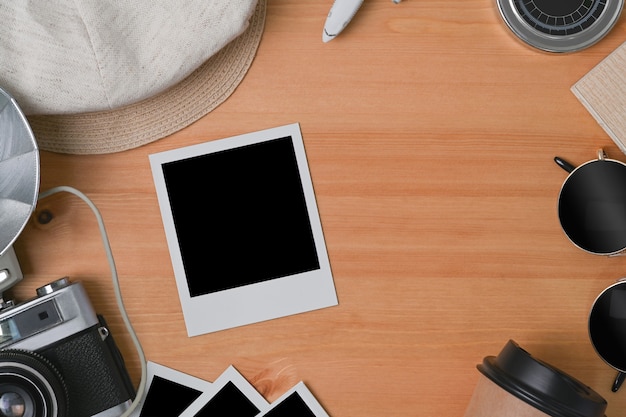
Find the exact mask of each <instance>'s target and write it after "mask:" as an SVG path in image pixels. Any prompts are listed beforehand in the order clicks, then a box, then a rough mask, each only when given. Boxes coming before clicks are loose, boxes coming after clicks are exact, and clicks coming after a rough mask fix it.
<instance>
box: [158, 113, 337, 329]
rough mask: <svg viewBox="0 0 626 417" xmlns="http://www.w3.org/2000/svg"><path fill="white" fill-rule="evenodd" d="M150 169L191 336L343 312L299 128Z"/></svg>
mask: <svg viewBox="0 0 626 417" xmlns="http://www.w3.org/2000/svg"><path fill="white" fill-rule="evenodd" d="M150 164H151V167H152V173H153V177H154V183H155V187H156V191H157V196H158V200H159V206H160V209H161V215H162V218H163V224H164V228H165V234H166V237H167V242H168V247H169V251H170V256H171V259H172V265H173V268H174V275H175V278H176V284H177V288H178V293H179V297H180V300H181V304H182V309H183V314H184V317H185V324H186V327H187V333H188V335H189V336H196V335H200V334H204V333H210V332H215V331H219V330H223V329H227V328H232V327H237V326H242V325H246V324H251V323H257V322H261V321H265V320H270V319H275V318H279V317H284V316H288V315H293V314H298V313H303V312H307V311H312V310H316V309H320V308H325V307H330V306H334V305H337V295H336V292H335V286H334V283H333V277H332V272H331V268H330V262H329V259H328V254H327V251H326V244H325V241H324V235H323V232H322V226H321V222H320V217H319V213H318V210H317V204H316V200H315V194H314V191H313V184H312V181H311V175H310V173H309V167H308V163H307V159H306V154H305V149H304V143H303V140H302V135H301V132H300V126H299V125H298V124H297V123H296V124H291V125H287V126H281V127H277V128H273V129H268V130H263V131H259V132H254V133H249V134H244V135H240V136H235V137H231V138H227V139H222V140H216V141H211V142H206V143H202V144H199V145H194V146H190V147H185V148H180V149H175V150H171V151H167V152H162V153H158V154H153V155H150Z"/></svg>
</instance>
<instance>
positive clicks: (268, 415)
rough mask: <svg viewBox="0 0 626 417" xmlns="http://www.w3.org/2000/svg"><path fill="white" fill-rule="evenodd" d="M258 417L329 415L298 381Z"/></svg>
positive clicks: (314, 416)
mask: <svg viewBox="0 0 626 417" xmlns="http://www.w3.org/2000/svg"><path fill="white" fill-rule="evenodd" d="M258 417H329V415H328V413H326V411H325V410H324V408H322V406H321V405H320V403H319V402H318V401H317V399H316V398H315V397H314V396H313V394H311V391H309V389H308V388H307V386H306V385H305V384H304V382H299V383H298V384H297V385H296V386H294V387H293V388H292V389H290V390H289V391H287V392H286V393H285V394H283V395H282V396H281V397H280V398H279V399H277V400H276V401H274V402H273V403H272V405H271V406H270V408H269V409H268V410H267V411H266V412H263V413H261V414H259V415H258Z"/></svg>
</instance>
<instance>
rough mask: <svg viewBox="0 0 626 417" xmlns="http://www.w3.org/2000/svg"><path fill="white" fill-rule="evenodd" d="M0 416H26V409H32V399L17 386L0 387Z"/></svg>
mask: <svg viewBox="0 0 626 417" xmlns="http://www.w3.org/2000/svg"><path fill="white" fill-rule="evenodd" d="M0 390H2V395H1V396H0V417H26V410H27V409H28V410H33V409H34V408H35V407H34V405H33V399H32V397H31V396H30V395H28V393H27V392H25V391H24V390H22V389H20V388H19V387H18V386H7V385H3V386H2V387H0Z"/></svg>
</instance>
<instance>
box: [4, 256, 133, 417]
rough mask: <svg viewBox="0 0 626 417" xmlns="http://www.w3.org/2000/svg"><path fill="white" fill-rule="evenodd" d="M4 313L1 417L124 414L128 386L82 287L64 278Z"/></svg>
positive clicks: (114, 350) (120, 363)
mask: <svg viewBox="0 0 626 417" xmlns="http://www.w3.org/2000/svg"><path fill="white" fill-rule="evenodd" d="M4 256H6V254H5V255H3V257H4ZM0 261H1V259H0ZM1 263H2V262H0V264H1ZM5 263H6V262H5ZM3 271H4V272H3ZM13 271H14V270H13ZM9 273H12V271H9V270H8V269H4V270H0V274H9ZM2 307H3V308H2V310H0V416H3V417H4V416H6V417H44V416H46V417H47V416H53V417H54V416H58V417H64V416H68V417H69V416H71V417H89V416H98V417H107V416H110V417H118V416H120V415H121V414H122V413H123V412H124V411H125V410H126V409H128V407H129V406H130V404H131V402H132V400H133V399H134V397H135V391H134V388H133V384H132V381H131V380H130V377H129V375H128V372H127V371H126V367H125V365H124V360H123V358H122V356H121V354H120V352H119V350H118V348H117V346H116V345H115V342H114V340H113V338H112V336H111V334H110V332H109V330H108V328H107V325H106V322H105V321H104V318H103V317H101V316H98V315H96V313H95V312H94V310H93V307H92V305H91V303H90V301H89V298H88V297H87V293H86V292H85V289H84V287H83V286H82V285H81V284H80V283H72V282H70V280H69V279H68V278H61V279H59V280H57V281H54V282H52V283H50V284H48V285H46V286H44V287H41V288H39V289H37V297H35V298H33V299H31V300H29V301H26V302H24V303H21V304H18V305H14V304H13V303H12V302H6V301H3V302H2Z"/></svg>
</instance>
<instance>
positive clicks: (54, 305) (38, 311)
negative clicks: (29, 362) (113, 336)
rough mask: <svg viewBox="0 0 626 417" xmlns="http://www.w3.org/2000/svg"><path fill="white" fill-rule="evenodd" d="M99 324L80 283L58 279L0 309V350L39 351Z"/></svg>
mask: <svg viewBox="0 0 626 417" xmlns="http://www.w3.org/2000/svg"><path fill="white" fill-rule="evenodd" d="M97 323H98V317H97V315H96V313H95V311H94V309H93V307H92V305H91V303H90V301H89V298H88V297H87V293H86V291H85V289H84V287H83V286H82V284H80V283H78V282H76V283H72V282H70V280H69V279H68V278H67V277H66V278H61V279H59V280H56V281H54V282H52V283H50V284H48V285H45V286H43V287H41V288H38V289H37V297H36V298H33V299H31V300H28V301H25V302H23V303H20V304H17V305H9V306H8V307H6V308H5V309H3V310H2V311H0V349H4V348H6V347H8V346H11V348H12V349H26V350H38V349H41V348H44V347H46V346H48V345H50V344H52V343H54V342H56V341H58V340H62V339H64V338H65V337H68V336H70V335H73V334H75V333H77V332H80V331H82V330H85V329H87V328H89V327H91V326H94V325H95V324H97Z"/></svg>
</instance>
